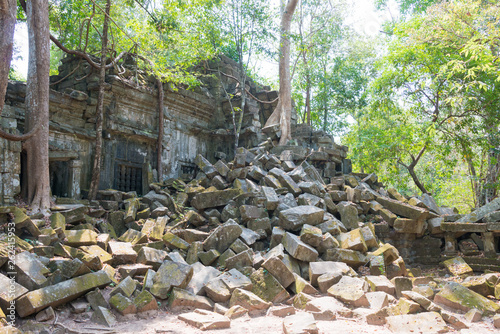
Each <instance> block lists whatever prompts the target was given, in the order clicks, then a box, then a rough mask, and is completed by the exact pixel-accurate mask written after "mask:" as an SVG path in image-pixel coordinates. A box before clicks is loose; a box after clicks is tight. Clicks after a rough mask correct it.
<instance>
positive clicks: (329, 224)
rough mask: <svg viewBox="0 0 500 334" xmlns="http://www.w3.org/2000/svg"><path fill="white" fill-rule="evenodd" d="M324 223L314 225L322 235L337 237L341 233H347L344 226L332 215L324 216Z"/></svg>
mask: <svg viewBox="0 0 500 334" xmlns="http://www.w3.org/2000/svg"><path fill="white" fill-rule="evenodd" d="M325 218H326V219H325V220H326V221H325V222H324V223H321V224H319V225H316V227H317V228H319V229H320V230H321V232H323V233H330V234H331V235H338V234H340V233H341V232H347V228H346V227H345V226H344V224H343V223H342V222H341V221H340V220H338V219H337V218H335V217H334V216H333V215H328V214H326V215H325Z"/></svg>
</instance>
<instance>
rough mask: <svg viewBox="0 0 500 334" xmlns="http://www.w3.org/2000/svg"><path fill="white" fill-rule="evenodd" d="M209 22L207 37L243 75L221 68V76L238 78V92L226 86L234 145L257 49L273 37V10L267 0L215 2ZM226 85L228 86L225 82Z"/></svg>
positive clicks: (219, 72)
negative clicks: (250, 66)
mask: <svg viewBox="0 0 500 334" xmlns="http://www.w3.org/2000/svg"><path fill="white" fill-rule="evenodd" d="M208 15H209V17H208V19H207V20H203V21H202V22H203V25H206V30H207V32H206V33H205V35H206V39H207V40H210V41H211V44H212V46H213V49H214V51H215V52H216V53H222V54H225V55H226V56H228V57H229V58H231V59H233V60H234V61H235V62H236V63H237V64H238V70H239V75H237V76H233V75H231V74H228V73H223V72H221V71H220V69H217V72H218V74H219V78H220V79H221V80H222V76H224V77H227V78H230V79H231V80H235V81H236V82H237V86H238V87H237V88H238V89H237V92H236V93H235V94H229V93H228V92H227V91H226V90H225V95H226V98H227V100H228V102H229V104H230V107H231V110H232V121H233V132H234V136H235V142H234V148H235V150H236V148H237V147H238V145H239V136H240V132H241V126H242V123H243V116H244V112H245V106H246V101H247V96H250V97H253V96H251V95H249V94H248V93H249V92H247V89H246V82H247V78H248V74H247V73H248V71H249V64H250V61H251V60H252V58H253V56H254V55H255V54H256V53H262V52H266V51H267V50H266V41H268V40H269V39H272V38H273V34H272V33H273V26H272V24H270V23H271V22H272V19H271V13H270V10H269V9H268V6H267V2H266V1H264V0H226V1H225V2H224V3H223V4H222V5H220V6H213V7H212V11H211V12H210V13H209V14H208ZM222 87H223V88H224V86H223V85H222ZM235 97H237V98H238V99H239V102H240V105H239V106H237V107H236V106H233V102H232V100H233V98H235ZM237 115H239V116H238V118H236V117H237Z"/></svg>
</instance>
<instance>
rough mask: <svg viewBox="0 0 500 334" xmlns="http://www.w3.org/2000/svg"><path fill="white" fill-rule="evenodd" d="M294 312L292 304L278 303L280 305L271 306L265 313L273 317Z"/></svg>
mask: <svg viewBox="0 0 500 334" xmlns="http://www.w3.org/2000/svg"><path fill="white" fill-rule="evenodd" d="M293 314H295V307H293V306H292V305H280V306H272V307H270V308H269V309H268V310H267V314H266V315H268V316H269V315H272V316H275V317H280V318H284V317H286V316H289V315H293Z"/></svg>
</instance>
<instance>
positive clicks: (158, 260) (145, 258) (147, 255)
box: [137, 247, 168, 270]
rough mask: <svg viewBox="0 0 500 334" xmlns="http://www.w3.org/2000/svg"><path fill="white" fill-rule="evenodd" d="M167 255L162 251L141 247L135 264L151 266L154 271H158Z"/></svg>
mask: <svg viewBox="0 0 500 334" xmlns="http://www.w3.org/2000/svg"><path fill="white" fill-rule="evenodd" d="M167 255H168V253H167V252H165V251H164V250H159V249H154V248H151V247H142V248H141V249H140V250H139V252H138V253H137V263H143V264H147V265H151V266H153V269H154V270H158V268H160V266H161V265H162V263H163V261H164V260H165V258H166V257H167Z"/></svg>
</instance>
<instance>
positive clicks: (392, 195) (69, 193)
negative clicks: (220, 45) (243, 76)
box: [0, 58, 500, 333]
mask: <svg viewBox="0 0 500 334" xmlns="http://www.w3.org/2000/svg"><path fill="white" fill-rule="evenodd" d="M77 64H78V60H77V59H72V58H67V59H65V60H64V62H63V65H62V66H61V69H60V73H61V77H64V76H65V75H66V74H71V73H72V72H73V71H74V69H75V68H77V66H78V65H77ZM221 67H222V68H223V70H224V71H225V72H226V73H234V71H235V68H236V67H235V65H234V63H232V61H231V60H229V59H226V58H222V63H221ZM232 71H233V72H232ZM129 74H130V75H129V77H128V79H127V78H125V79H124V78H119V77H118V76H115V75H114V74H113V73H110V74H109V75H108V79H107V84H108V87H107V94H106V99H105V107H106V111H105V126H104V129H105V130H104V132H103V134H104V137H105V140H104V146H103V147H104V157H105V160H104V164H103V165H104V168H103V173H102V175H101V187H100V188H101V190H100V191H99V192H98V200H97V201H89V200H86V199H82V198H85V193H86V189H88V186H89V182H90V169H91V158H92V154H93V151H92V143H93V138H94V136H95V131H94V122H95V121H94V119H93V117H94V115H93V113H92V111H93V110H95V94H96V84H97V81H96V78H95V77H92V76H89V77H85V73H84V71H83V69H82V70H81V71H80V70H78V69H77V70H76V71H74V73H73V74H71V75H70V76H69V77H68V78H65V79H64V80H62V81H61V78H60V77H58V78H53V79H52V80H53V82H54V83H56V84H55V85H54V86H53V87H54V88H55V90H52V91H51V100H50V101H51V102H50V103H51V104H50V112H51V123H50V168H51V186H52V192H53V195H54V196H56V204H55V206H54V207H52V209H51V211H52V215H51V216H50V222H48V221H46V220H44V219H43V216H37V215H34V216H28V215H27V214H26V212H25V210H23V209H21V208H19V207H16V206H8V205H7V204H9V203H11V202H13V200H14V196H16V195H17V194H19V193H22V191H23V179H24V178H25V175H24V174H23V173H24V171H23V153H22V151H21V147H20V145H18V144H17V143H11V142H6V141H0V143H1V146H0V148H1V150H2V157H4V159H3V160H2V169H1V173H2V185H3V186H2V189H0V191H1V194H2V201H3V202H4V206H0V223H1V224H2V225H5V223H7V222H10V223H14V224H15V229H16V237H15V240H16V247H17V254H16V256H15V263H16V264H15V272H16V275H17V283H16V286H15V293H14V294H13V295H8V296H7V295H5V294H2V293H1V292H0V308H1V309H2V310H3V312H5V314H7V315H8V309H7V306H8V305H9V303H10V302H11V301H15V302H16V305H17V309H16V310H17V314H18V315H19V317H21V318H22V319H30V318H33V317H34V318H35V319H36V321H38V322H40V323H43V322H44V321H48V320H53V319H54V317H55V315H54V314H55V313H54V312H58V311H57V310H61V307H62V308H63V309H64V307H66V309H69V310H70V312H71V314H72V316H71V317H70V318H71V319H76V320H78V321H91V322H93V323H96V324H99V325H102V326H105V327H116V328H119V330H124V328H123V325H122V327H120V326H121V325H120V321H117V319H118V320H120V319H122V318H120V317H122V316H124V315H128V314H136V313H142V312H146V311H155V310H158V308H159V307H160V309H161V310H165V309H168V310H172V311H176V312H181V313H180V314H179V315H178V319H179V320H180V321H183V322H185V323H187V324H190V325H193V326H196V327H198V328H200V329H202V330H205V329H219V328H228V327H231V326H232V325H231V323H232V321H233V319H236V318H238V317H239V316H242V315H245V314H247V313H248V314H251V315H252V316H253V315H254V314H258V313H261V312H267V314H268V315H271V316H277V317H285V318H284V319H283V326H282V328H283V331H284V332H285V333H297V332H301V333H302V332H308V333H317V332H318V327H317V326H319V325H321V324H320V322H321V321H332V320H335V319H342V318H352V317H354V318H356V319H363V321H365V323H366V324H367V325H384V326H386V327H387V328H388V330H390V331H392V332H401V331H414V332H446V331H448V330H451V329H455V330H460V329H464V328H470V329H471V331H474V330H478V329H485V328H487V329H493V327H495V328H500V315H498V314H497V313H500V304H499V302H498V300H499V299H500V274H499V273H498V271H499V270H500V262H499V259H498V254H497V253H498V252H499V249H498V239H499V236H500V199H496V200H494V201H492V202H491V203H489V204H487V205H486V206H484V207H482V208H479V209H477V210H476V211H475V212H473V213H471V214H468V215H459V214H457V213H456V212H455V211H454V210H453V209H450V208H445V207H439V206H437V205H436V203H435V201H434V199H433V198H432V197H431V196H429V195H423V196H421V197H418V198H417V197H413V198H406V197H404V196H402V195H401V194H399V193H398V192H397V191H396V190H395V189H391V188H389V189H385V188H384V186H383V184H381V183H380V182H378V179H377V176H376V175H374V174H369V175H368V174H359V173H352V171H351V164H350V161H349V160H348V159H346V157H347V151H348V150H347V147H345V146H340V145H337V144H335V143H334V141H333V139H332V138H331V137H330V136H328V135H326V134H324V133H322V132H319V131H313V130H312V129H311V128H309V127H306V126H304V125H297V124H296V122H295V123H294V126H293V138H294V141H295V143H294V144H295V145H290V146H281V147H278V146H275V143H276V139H277V134H276V133H272V132H271V133H269V132H268V133H262V132H261V130H260V129H261V126H262V124H264V121H265V119H267V117H269V115H270V114H271V112H272V110H273V107H274V106H273V105H272V104H265V103H257V102H256V101H255V100H252V99H248V101H247V104H246V105H247V108H248V109H247V110H246V111H245V116H244V122H243V126H242V139H241V143H242V147H240V148H238V150H237V151H236V153H234V152H233V148H232V147H233V145H232V143H233V136H232V134H231V123H232V121H231V114H230V108H229V105H228V103H227V102H226V101H225V99H224V98H223V91H224V89H222V88H221V85H224V88H225V89H226V90H227V91H229V92H234V91H235V88H236V87H235V85H234V83H233V82H231V81H225V80H223V81H222V82H219V81H218V80H215V79H213V78H208V79H205V81H206V82H205V86H203V87H202V88H199V89H197V90H195V91H188V90H182V89H178V90H172V89H166V91H165V107H166V108H165V111H164V114H165V124H164V129H165V137H164V147H165V149H164V155H163V157H162V159H163V168H164V170H163V174H164V175H166V177H165V180H155V170H156V168H157V166H156V165H155V164H156V157H155V151H156V150H155V145H156V138H157V127H158V124H157V123H158V122H157V118H158V116H157V112H156V93H155V91H154V90H152V89H151V90H148V89H136V88H132V87H130V81H129V80H131V79H133V78H134V76H135V75H136V74H135V72H134V67H133V64H132V65H130V73H129ZM83 77H85V78H83ZM80 78H83V79H82V80H79V79H80ZM142 79H144V80H146V79H147V77H144V76H143V77H142ZM248 86H249V87H250V91H251V93H252V94H253V95H254V96H256V97H258V98H259V99H260V100H262V101H272V100H274V99H275V97H276V92H269V91H267V90H265V87H260V86H259V85H257V84H254V83H253V82H251V81H250V82H249V83H248ZM151 87H152V86H151ZM23 101H24V86H23V85H22V84H20V83H12V84H10V85H9V90H8V95H7V105H6V108H5V111H4V114H3V115H2V122H3V126H4V127H6V126H7V127H9V128H11V129H12V131H22V130H23V129H22V126H23ZM8 260H9V258H8V250H7V236H6V234H5V233H0V267H1V266H4V265H5V264H6V263H7V261H8ZM433 267H434V268H438V267H440V269H436V275H435V276H434V277H431V276H422V269H424V270H425V269H429V268H433ZM4 268H5V267H4ZM474 272H476V275H475V274H474ZM478 272H484V274H483V275H477V273H478ZM450 275H451V276H450ZM8 279H9V278H8V277H7V276H6V275H4V274H3V273H0V284H3V285H5V284H7V282H8ZM111 284H114V286H113V287H110V285H111ZM64 305H66V306H64ZM193 308H194V309H195V310H194V311H193V312H188V311H191V310H192V309H193ZM54 309H55V310H56V311H54ZM296 310H302V311H305V312H302V311H301V312H297V314H295V311H296ZM2 318H3V319H5V318H6V316H5V315H3V314H2V313H1V312H0V329H1V326H2V325H1V324H2V323H3V322H2ZM480 319H483V322H479V323H480V324H481V325H477V326H483V327H475V326H476V322H478V321H479V320H480ZM56 321H57V319H56ZM22 324H23V325H25V326H26V327H27V328H28V329H29V328H30V327H29V322H26V323H22ZM65 324H66V325H63V324H62V323H61V324H60V325H59V326H60V327H62V328H63V329H68V328H67V327H64V326H69V323H65ZM484 326H485V327H484ZM488 326H489V327H488Z"/></svg>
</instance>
